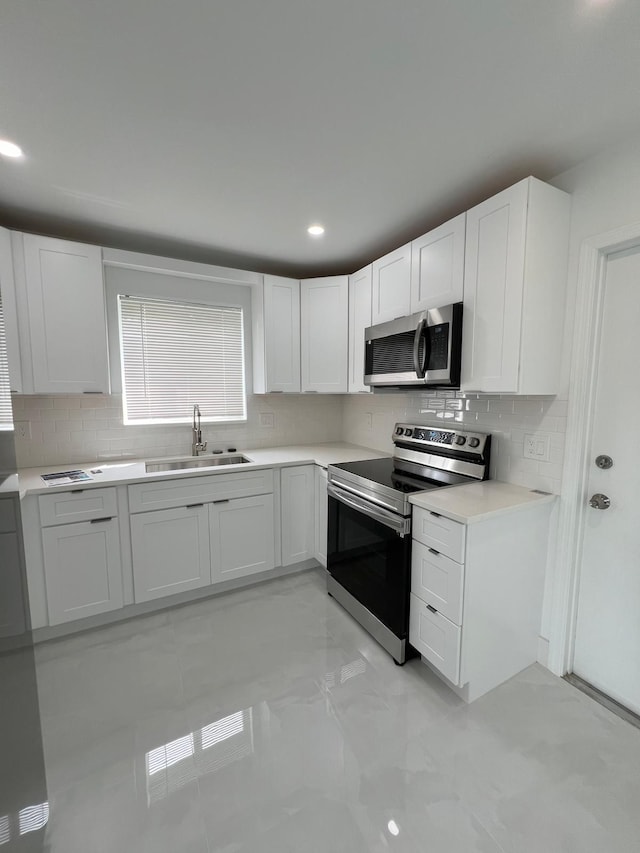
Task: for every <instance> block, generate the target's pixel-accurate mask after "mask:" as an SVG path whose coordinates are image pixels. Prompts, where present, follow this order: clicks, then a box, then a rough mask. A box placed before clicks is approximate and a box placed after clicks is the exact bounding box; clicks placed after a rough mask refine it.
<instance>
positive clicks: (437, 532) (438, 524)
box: [413, 506, 465, 563]
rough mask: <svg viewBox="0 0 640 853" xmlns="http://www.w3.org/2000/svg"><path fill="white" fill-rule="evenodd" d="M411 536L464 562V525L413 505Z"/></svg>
mask: <svg viewBox="0 0 640 853" xmlns="http://www.w3.org/2000/svg"><path fill="white" fill-rule="evenodd" d="M413 538H414V539H417V540H418V542H422V544H423V545H426V546H427V548H433V549H434V550H435V551H438V552H439V553H440V554H444V555H445V557H450V558H451V559H452V560H455V561H456V562H457V563H464V543H465V525H464V524H460V522H459V521H452V520H451V519H450V518H445V517H444V515H438V513H436V512H430V511H429V510H428V509H422V508H421V507H418V506H414V508H413Z"/></svg>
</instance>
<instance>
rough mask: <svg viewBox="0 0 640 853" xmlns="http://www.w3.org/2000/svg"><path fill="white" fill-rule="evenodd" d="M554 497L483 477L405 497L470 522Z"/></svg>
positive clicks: (448, 516) (515, 510)
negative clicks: (481, 480) (460, 484)
mask: <svg viewBox="0 0 640 853" xmlns="http://www.w3.org/2000/svg"><path fill="white" fill-rule="evenodd" d="M555 499H556V496H555V495H551V494H541V493H540V492H534V491H532V490H531V489H525V488H523V487H522V486H514V485H513V484H512V483H499V482H498V481H497V480H486V481H485V482H483V483H469V485H465V486H451V487H448V488H442V489H433V490H432V491H430V492H415V493H414V494H412V495H411V496H410V497H409V502H410V503H412V504H413V505H414V506H418V507H421V508H422V509H427V510H430V511H431V512H438V513H440V515H444V516H446V518H451V519H453V521H461V522H462V523H463V524H473V523H474V522H476V521H483V520H484V519H486V518H493V517H495V516H498V515H506V514H507V513H510V512H517V511H518V510H523V509H526V508H527V507H529V506H531V505H532V504H544V503H552V502H553V501H555Z"/></svg>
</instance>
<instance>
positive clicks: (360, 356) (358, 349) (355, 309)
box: [348, 264, 372, 394]
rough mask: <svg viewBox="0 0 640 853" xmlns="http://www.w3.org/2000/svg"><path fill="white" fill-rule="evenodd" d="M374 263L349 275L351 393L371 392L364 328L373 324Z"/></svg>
mask: <svg viewBox="0 0 640 853" xmlns="http://www.w3.org/2000/svg"><path fill="white" fill-rule="evenodd" d="M371 281H372V265H371V264H369V266H368V267H365V268H364V269H362V270H360V272H356V273H354V274H353V275H350V276H349V387H348V391H349V393H350V394H358V393H362V392H367V393H370V392H371V388H369V386H368V385H365V384H364V381H363V380H364V330H365V329H366V328H367V327H368V326H370V325H371Z"/></svg>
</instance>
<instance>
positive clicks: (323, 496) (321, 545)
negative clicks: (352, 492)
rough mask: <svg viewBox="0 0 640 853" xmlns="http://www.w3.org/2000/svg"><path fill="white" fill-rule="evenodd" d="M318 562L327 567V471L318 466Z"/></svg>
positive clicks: (316, 474) (316, 475) (316, 477)
mask: <svg viewBox="0 0 640 853" xmlns="http://www.w3.org/2000/svg"><path fill="white" fill-rule="evenodd" d="M315 479H316V560H317V561H318V562H319V563H320V565H321V566H324V567H325V569H326V567H327V509H328V505H327V501H328V496H327V469H326V468H323V467H322V466H320V465H316V471H315Z"/></svg>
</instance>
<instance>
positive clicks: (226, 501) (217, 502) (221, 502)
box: [213, 498, 229, 504]
mask: <svg viewBox="0 0 640 853" xmlns="http://www.w3.org/2000/svg"><path fill="white" fill-rule="evenodd" d="M213 503H214V504H228V503H229V498H226V499H225V500H223V501H213Z"/></svg>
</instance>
